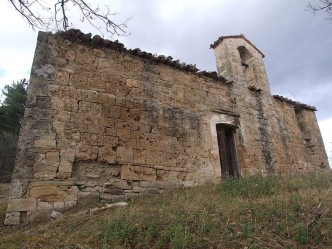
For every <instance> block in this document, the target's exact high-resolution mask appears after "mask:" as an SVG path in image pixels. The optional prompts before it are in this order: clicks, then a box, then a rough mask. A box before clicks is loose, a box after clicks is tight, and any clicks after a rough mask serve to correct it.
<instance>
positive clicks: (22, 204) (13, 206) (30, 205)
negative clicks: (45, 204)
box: [7, 198, 37, 212]
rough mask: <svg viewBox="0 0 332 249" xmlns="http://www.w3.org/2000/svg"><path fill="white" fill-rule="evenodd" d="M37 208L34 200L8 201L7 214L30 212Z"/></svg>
mask: <svg viewBox="0 0 332 249" xmlns="http://www.w3.org/2000/svg"><path fill="white" fill-rule="evenodd" d="M36 208H37V201H36V199H35V198H21V199H9V200H8V207H7V212H21V211H31V210H35V209H36Z"/></svg>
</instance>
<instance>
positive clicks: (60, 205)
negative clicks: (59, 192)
mask: <svg viewBox="0 0 332 249" xmlns="http://www.w3.org/2000/svg"><path fill="white" fill-rule="evenodd" d="M53 208H54V209H55V210H63V209H64V208H65V202H64V201H56V202H54V203H53Z"/></svg>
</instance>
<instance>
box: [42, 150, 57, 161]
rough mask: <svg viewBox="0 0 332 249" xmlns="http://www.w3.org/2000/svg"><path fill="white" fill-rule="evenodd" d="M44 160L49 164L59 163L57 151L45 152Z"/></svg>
mask: <svg viewBox="0 0 332 249" xmlns="http://www.w3.org/2000/svg"><path fill="white" fill-rule="evenodd" d="M45 160H46V162H47V163H49V164H55V163H59V160H60V157H59V152H58V151H49V152H46V155H45Z"/></svg>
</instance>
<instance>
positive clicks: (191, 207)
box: [0, 174, 332, 248]
mask: <svg viewBox="0 0 332 249" xmlns="http://www.w3.org/2000/svg"><path fill="white" fill-rule="evenodd" d="M4 211H5V210H4V209H2V210H1V212H4ZM0 217H1V218H3V215H2V214H1V215H0ZM331 228H332V175H331V174H315V175H307V176H292V177H280V176H269V177H265V178H262V177H256V176H253V177H249V178H245V179H241V180H236V179H229V180H225V181H223V182H222V183H221V184H220V185H212V184H211V185H204V186H200V187H196V188H191V189H179V190H177V191H175V192H172V193H170V194H164V195H155V196H146V197H144V198H137V199H133V200H131V201H129V207H127V208H119V209H113V210H108V211H106V212H104V213H99V214H97V215H83V216H77V215H73V214H69V213H68V214H65V216H64V218H62V219H60V220H57V221H52V222H44V223H35V224H30V225H26V226H20V227H0V248H332V230H331Z"/></svg>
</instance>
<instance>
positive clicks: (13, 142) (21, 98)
mask: <svg viewBox="0 0 332 249" xmlns="http://www.w3.org/2000/svg"><path fill="white" fill-rule="evenodd" d="M28 83H29V82H28V81H27V80H26V79H22V80H20V81H17V82H16V83H14V82H13V83H12V84H11V85H6V86H5V87H4V90H2V94H3V96H4V97H5V99H4V101H3V102H2V103H1V106H0V181H8V180H10V177H11V174H12V172H13V169H14V163H15V156H16V149H17V140H18V135H19V132H20V126H21V122H22V118H23V115H24V109H25V103H26V98H27V86H28Z"/></svg>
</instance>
